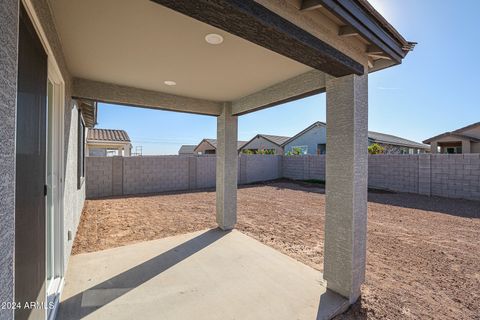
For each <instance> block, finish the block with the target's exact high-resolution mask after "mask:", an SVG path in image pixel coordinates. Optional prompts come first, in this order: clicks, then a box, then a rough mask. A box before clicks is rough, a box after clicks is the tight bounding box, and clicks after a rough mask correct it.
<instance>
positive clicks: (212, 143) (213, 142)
mask: <svg viewBox="0 0 480 320" xmlns="http://www.w3.org/2000/svg"><path fill="white" fill-rule="evenodd" d="M203 142H206V143H208V144H209V145H210V146H211V147H212V148H213V149H215V150H216V149H217V145H216V144H217V139H209V138H205V139H202V141H200V143H199V144H197V146H196V147H195V149H194V150H193V151H194V152H195V151H197V149H198V147H199V146H200V145H201V144H202V143H203ZM246 143H247V141H237V149H238V150H240V149H241V148H242V147H243V146H244V145H245V144H246Z"/></svg>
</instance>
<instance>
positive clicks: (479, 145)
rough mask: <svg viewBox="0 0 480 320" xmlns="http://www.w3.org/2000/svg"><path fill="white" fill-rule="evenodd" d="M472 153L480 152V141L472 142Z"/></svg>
mask: <svg viewBox="0 0 480 320" xmlns="http://www.w3.org/2000/svg"><path fill="white" fill-rule="evenodd" d="M470 152H471V153H480V142H472V143H471V145H470Z"/></svg>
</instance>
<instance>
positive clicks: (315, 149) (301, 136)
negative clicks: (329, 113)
mask: <svg viewBox="0 0 480 320" xmlns="http://www.w3.org/2000/svg"><path fill="white" fill-rule="evenodd" d="M373 143H377V144H379V145H380V146H382V147H383V148H385V153H387V154H417V153H425V152H427V151H428V149H429V147H428V146H427V145H424V144H421V143H418V142H415V141H411V140H407V139H404V138H401V137H397V136H393V135H390V134H384V133H379V132H374V131H369V132H368V144H369V145H371V144H373ZM283 148H284V150H285V153H288V152H293V151H294V150H295V149H297V150H299V149H300V150H301V151H302V153H303V154H324V153H326V149H327V124H326V123H324V122H320V121H317V122H315V123H313V124H312V125H310V126H309V127H307V128H305V129H304V130H302V131H301V132H299V133H298V134H296V135H295V136H293V137H292V138H290V139H289V140H287V141H286V142H285V143H284V144H283Z"/></svg>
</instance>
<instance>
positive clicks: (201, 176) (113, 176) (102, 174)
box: [86, 154, 480, 200]
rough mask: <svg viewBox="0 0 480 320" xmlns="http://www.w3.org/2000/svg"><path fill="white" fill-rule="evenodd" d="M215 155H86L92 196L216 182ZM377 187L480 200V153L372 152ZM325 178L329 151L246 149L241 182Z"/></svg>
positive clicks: (372, 184)
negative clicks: (280, 152)
mask: <svg viewBox="0 0 480 320" xmlns="http://www.w3.org/2000/svg"><path fill="white" fill-rule="evenodd" d="M215 163H216V157H215V155H202V156H143V157H125V158H122V157H109V158H106V157H87V176H86V179H87V197H88V198H98V197H106V196H112V195H128V194H141V193H156V192H164V191H175V190H195V189H202V188H214V187H215V174H216V170H215ZM368 170H369V172H368V184H369V186H370V187H372V188H378V189H385V190H392V191H397V192H409V193H419V194H424V195H436V196H443V197H450V198H464V199H473V200H480V154H465V155H443V154H437V155H430V154H420V155H370V156H369V160H368ZM282 177H285V178H289V179H295V180H310V179H315V180H325V155H307V156H280V155H241V156H240V159H239V165H238V183H239V184H246V183H253V182H259V181H268V180H274V179H278V178H282Z"/></svg>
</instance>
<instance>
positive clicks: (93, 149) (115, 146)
mask: <svg viewBox="0 0 480 320" xmlns="http://www.w3.org/2000/svg"><path fill="white" fill-rule="evenodd" d="M131 148H132V145H131V144H130V143H129V142H127V143H112V144H107V143H104V144H102V143H89V142H87V145H86V150H87V151H86V155H87V156H94V157H106V156H107V150H118V155H123V156H130V149H131ZM122 152H123V153H122Z"/></svg>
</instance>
